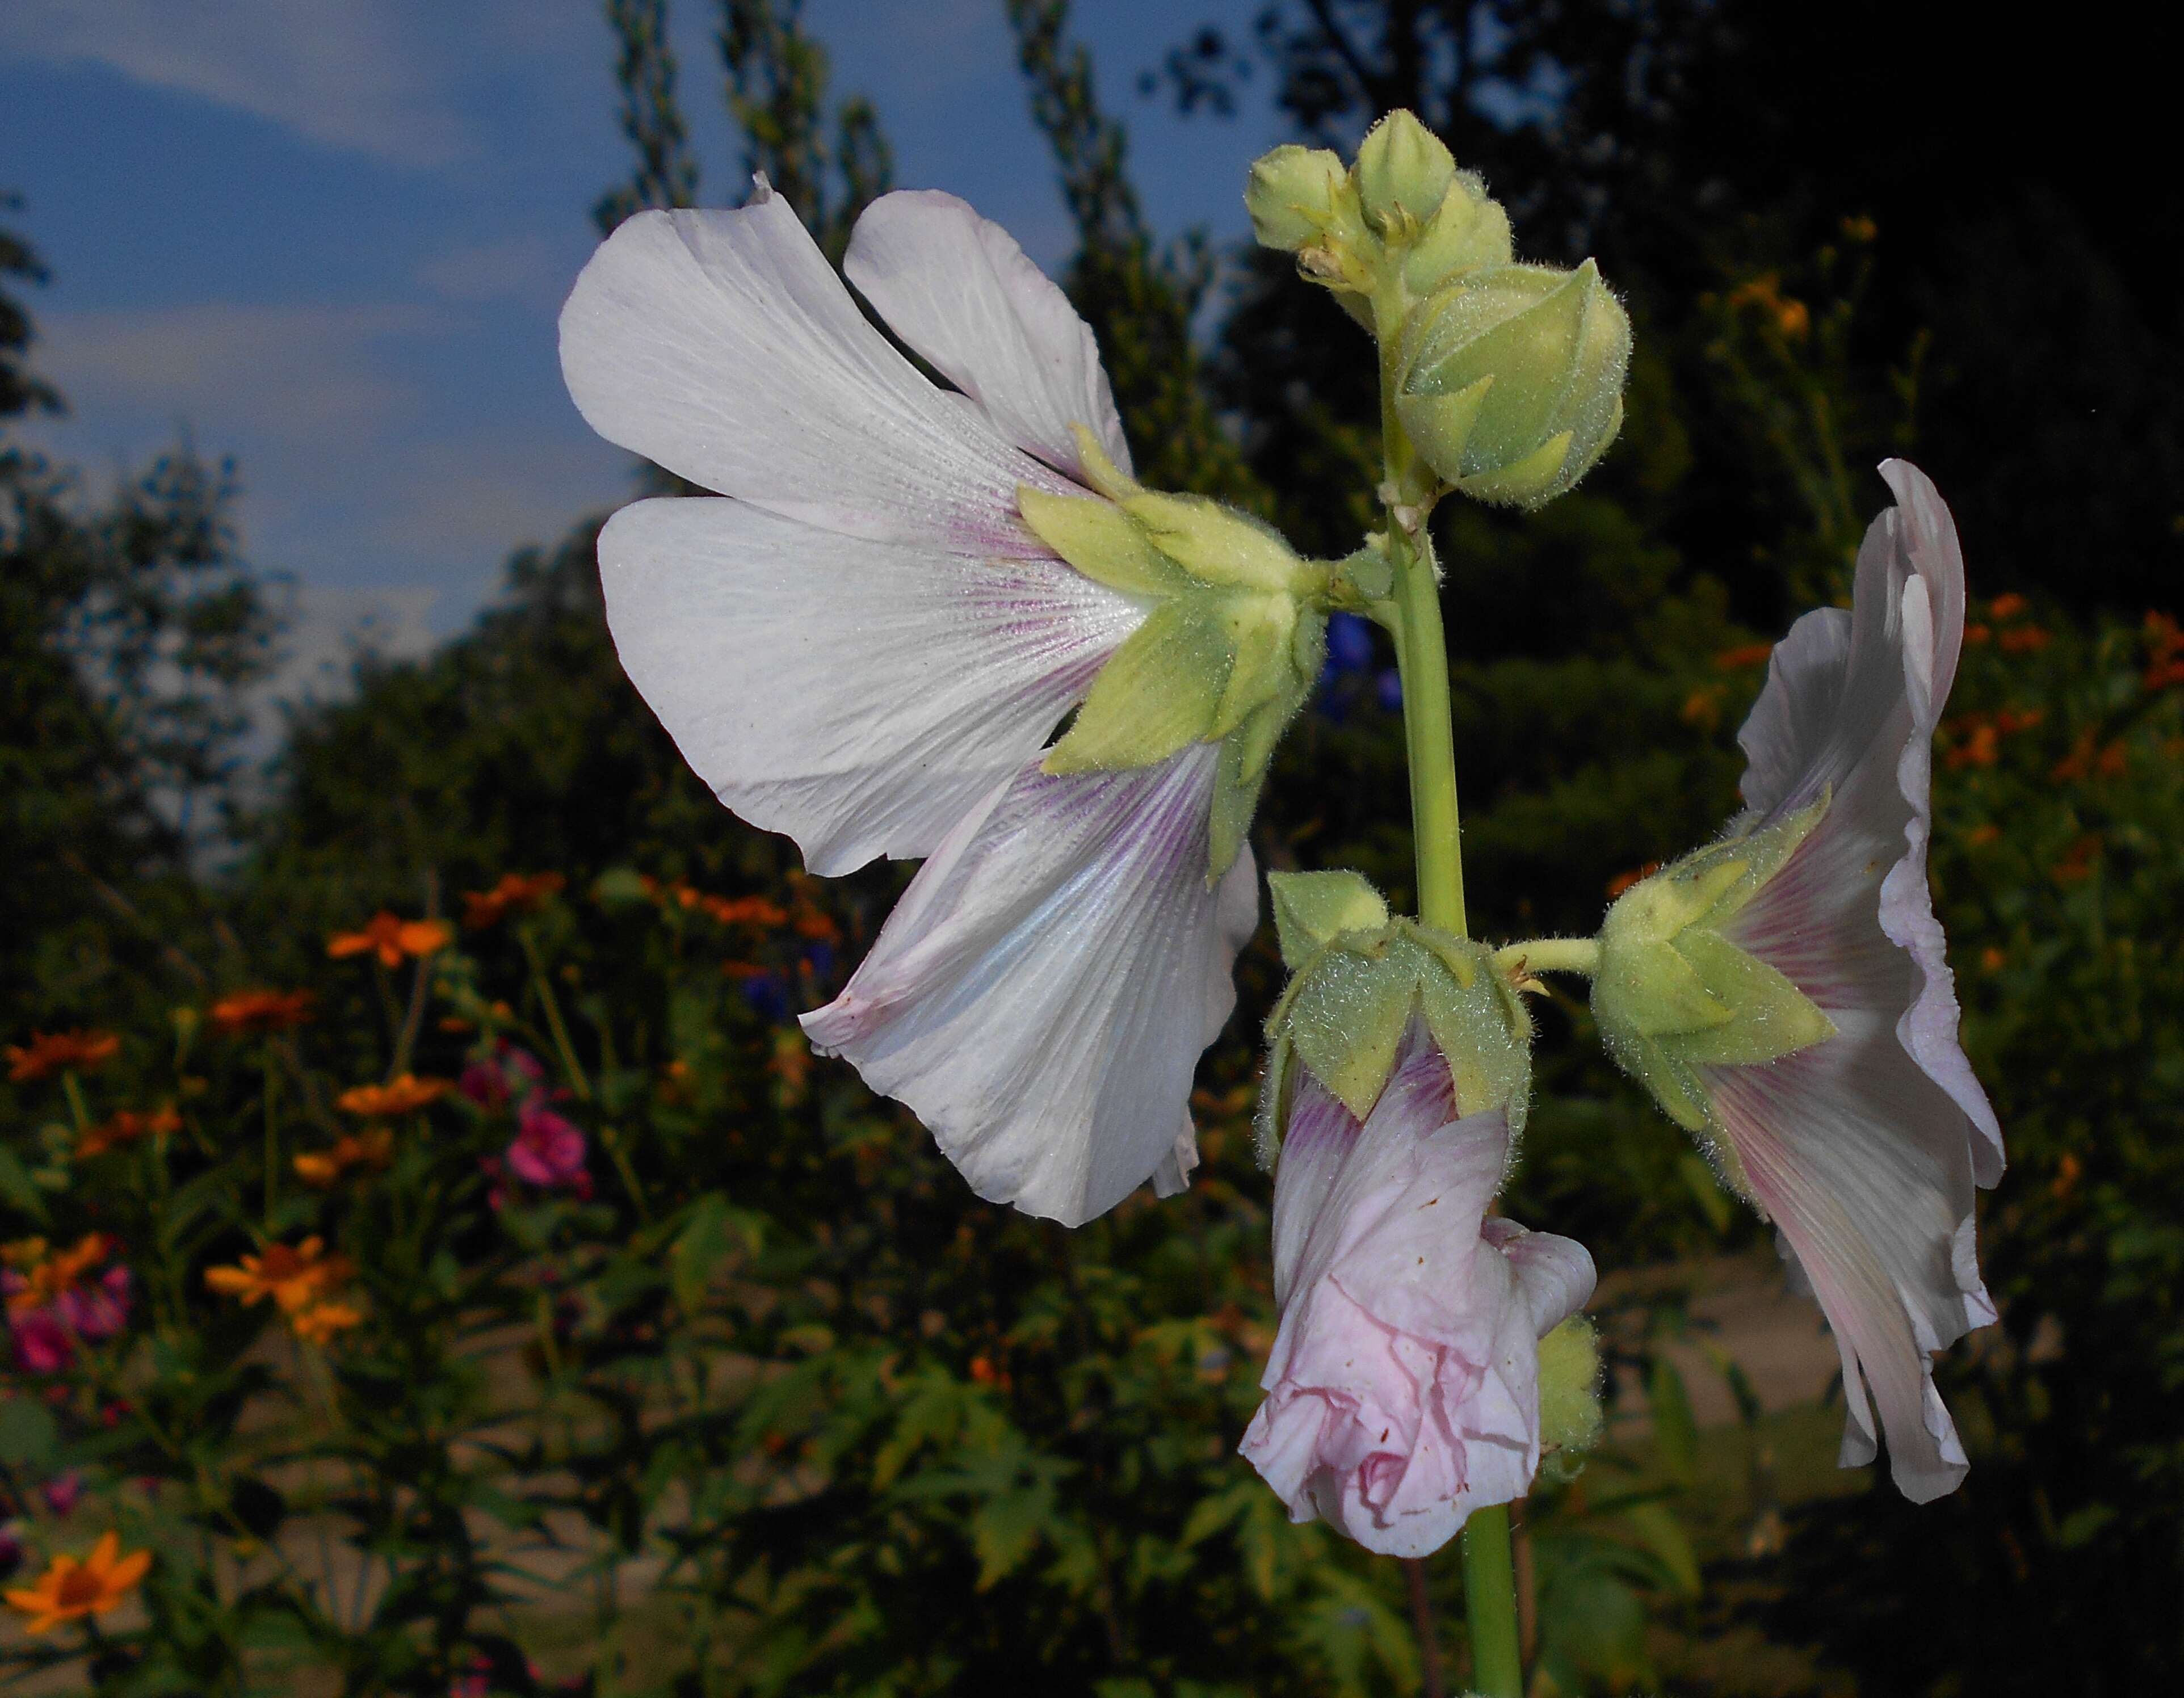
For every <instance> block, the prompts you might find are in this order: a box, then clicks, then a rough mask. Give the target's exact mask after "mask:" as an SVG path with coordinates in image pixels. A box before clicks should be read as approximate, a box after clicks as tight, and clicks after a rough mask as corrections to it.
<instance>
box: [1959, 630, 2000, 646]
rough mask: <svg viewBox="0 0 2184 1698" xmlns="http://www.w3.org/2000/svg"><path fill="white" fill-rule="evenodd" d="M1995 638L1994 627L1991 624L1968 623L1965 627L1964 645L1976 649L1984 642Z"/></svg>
mask: <svg viewBox="0 0 2184 1698" xmlns="http://www.w3.org/2000/svg"><path fill="white" fill-rule="evenodd" d="M1993 640H1994V627H1993V626H1990V625H1967V626H1965V627H1964V647H1965V648H1967V649H1976V648H1978V647H1979V646H1980V644H1981V643H1990V642H1992V641H1993Z"/></svg>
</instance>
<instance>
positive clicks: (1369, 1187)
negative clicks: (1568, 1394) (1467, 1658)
mask: <svg viewBox="0 0 2184 1698" xmlns="http://www.w3.org/2000/svg"><path fill="white" fill-rule="evenodd" d="M1295 1077H1296V1082H1297V1083H1296V1086H1295V1101H1294V1104H1293V1105H1292V1107H1291V1110H1290V1118H1289V1129H1288V1136H1287V1138H1285V1140H1284V1144H1283V1146H1282V1153H1281V1165H1280V1167H1279V1173H1278V1177H1277V1179H1276V1183H1275V1187H1274V1296H1275V1301H1276V1302H1277V1304H1278V1305H1279V1307H1280V1310H1281V1328H1280V1331H1279V1333H1278V1334H1277V1335H1276V1337H1275V1339H1274V1348H1273V1356H1272V1357H1271V1358H1270V1360H1269V1361H1268V1364H1267V1371H1266V1373H1265V1375H1264V1377H1263V1378H1262V1380H1261V1381H1260V1383H1261V1384H1262V1386H1263V1387H1264V1388H1265V1389H1266V1392H1267V1399H1266V1401H1265V1402H1264V1403H1262V1405H1261V1406H1260V1407H1259V1411H1258V1413H1257V1414H1256V1416H1255V1417H1253V1418H1252V1422H1251V1429H1250V1431H1249V1432H1248V1433H1246V1434H1245V1438H1244V1443H1243V1445H1242V1450H1243V1454H1244V1456H1245V1457H1246V1458H1248V1459H1249V1460H1250V1461H1251V1465H1252V1466H1253V1467H1256V1469H1258V1471H1259V1473H1261V1474H1262V1476H1264V1477H1265V1478H1266V1481H1267V1483H1268V1484H1269V1485H1271V1486H1272V1487H1273V1489H1274V1490H1275V1491H1276V1492H1277V1493H1278V1494H1279V1495H1280V1496H1281V1498H1282V1499H1283V1500H1284V1502H1285V1503H1287V1504H1288V1505H1289V1507H1290V1518H1291V1519H1292V1520H1295V1521H1300V1522H1303V1521H1310V1520H1311V1519H1312V1518H1313V1517H1314V1516H1315V1515H1317V1516H1318V1517H1323V1518H1324V1519H1325V1520H1326V1521H1328V1522H1329V1523H1330V1524H1332V1525H1333V1526H1334V1527H1335V1528H1337V1529H1338V1530H1340V1532H1342V1533H1344V1534H1347V1535H1348V1536H1349V1537H1350V1538H1351V1539H1356V1540H1357V1542H1358V1543H1359V1544H1360V1545H1363V1546H1365V1547H1366V1548H1367V1549H1368V1550H1376V1551H1379V1552H1382V1553H1384V1554H1386V1555H1390V1556H1424V1555H1426V1554H1427V1553H1428V1552H1429V1551H1432V1550H1438V1549H1439V1548H1440V1546H1441V1545H1445V1544H1446V1543H1447V1542H1448V1540H1449V1539H1451V1537H1453V1536H1454V1534H1456V1533H1457V1530H1458V1529H1459V1528H1461V1527H1462V1526H1463V1523H1464V1520H1465V1518H1466V1517H1468V1515H1469V1514H1470V1513H1471V1511H1473V1510H1474V1509H1477V1508H1479V1507H1481V1506H1485V1505H1489V1504H1498V1503H1507V1502H1509V1501H1511V1500H1513V1499H1516V1498H1518V1497H1521V1496H1523V1495H1524V1493H1525V1492H1526V1491H1527V1490H1528V1489H1529V1487H1530V1484H1531V1480H1532V1476H1533V1473H1534V1472H1535V1470H1536V1469H1537V1467H1538V1466H1539V1461H1540V1393H1539V1341H1540V1340H1541V1339H1542V1338H1544V1337H1545V1336H1546V1334H1547V1333H1550V1332H1552V1330H1553V1329H1554V1328H1556V1327H1557V1326H1558V1325H1559V1324H1560V1323H1561V1322H1563V1320H1564V1319H1565V1318H1566V1317H1568V1316H1569V1315H1571V1314H1572V1313H1574V1311H1576V1310H1577V1309H1578V1308H1579V1307H1580V1306H1581V1305H1582V1304H1583V1303H1584V1302H1585V1300H1586V1299H1587V1298H1588V1297H1589V1296H1591V1293H1592V1286H1593V1267H1592V1258H1591V1256H1590V1255H1587V1254H1586V1253H1585V1249H1584V1247H1583V1246H1582V1245H1580V1244H1575V1243H1574V1242H1572V1241H1571V1240H1570V1239H1564V1238H1557V1237H1555V1236H1554V1235H1552V1233H1529V1232H1527V1231H1525V1230H1524V1228H1522V1227H1520V1226H1518V1225H1517V1224H1516V1223H1515V1222H1512V1221H1506V1220H1498V1219H1490V1218H1489V1217H1488V1216H1487V1215H1486V1208H1487V1205H1488V1204H1489V1203H1490V1201H1491V1200H1492V1199H1493V1196H1494V1194H1495V1192H1496V1190H1497V1189H1500V1186H1501V1183H1502V1174H1503V1172H1504V1169H1505V1166H1506V1165H1507V1158H1508V1146H1509V1127H1508V1119H1507V1114H1506V1112H1505V1111H1503V1110H1502V1109H1498V1108H1497V1109H1491V1110H1488V1111H1484V1112H1481V1113H1478V1114H1473V1115H1469V1116H1464V1117H1463V1118H1461V1119H1459V1118H1457V1113H1456V1105H1455V1100H1454V1093H1453V1090H1452V1088H1451V1078H1450V1071H1449V1066H1448V1063H1447V1061H1446V1060H1445V1059H1444V1058H1443V1056H1442V1055H1441V1052H1440V1049H1438V1048H1437V1047H1436V1046H1435V1044H1434V1042H1433V1041H1432V1039H1431V1038H1429V1036H1428V1034H1427V1033H1426V1030H1425V1027H1424V1024H1423V1023H1422V1022H1418V1020H1416V1019H1413V1020H1412V1023H1411V1025H1410V1027H1409V1029H1408V1031H1407V1033H1405V1035H1404V1038H1403V1044H1402V1049H1401V1052H1400V1053H1399V1055H1398V1057H1397V1060H1396V1069H1395V1072H1394V1073H1393V1074H1392V1075H1391V1077H1390V1078H1389V1080H1388V1083H1387V1084H1386V1085H1385V1088H1383V1089H1382V1091H1381V1093H1380V1096H1379V1100H1378V1101H1377V1102H1376V1103H1375V1104H1374V1105H1373V1109H1372V1111H1371V1112H1370V1113H1369V1114H1368V1116H1366V1118H1365V1120H1364V1122H1363V1123H1362V1125H1361V1124H1360V1123H1359V1122H1358V1121H1357V1118H1356V1117H1355V1116H1353V1115H1351V1112H1350V1111H1349V1110H1347V1109H1346V1108H1345V1107H1344V1106H1343V1105H1342V1104H1341V1103H1340V1101H1339V1100H1337V1099H1336V1098H1335V1097H1334V1094H1332V1093H1331V1092H1329V1090H1328V1089H1327V1088H1325V1087H1324V1086H1323V1085H1322V1084H1321V1083H1320V1082H1319V1080H1318V1077H1316V1076H1315V1075H1313V1074H1312V1073H1311V1072H1309V1071H1307V1070H1303V1069H1300V1070H1298V1072H1297V1073H1296V1075H1295Z"/></svg>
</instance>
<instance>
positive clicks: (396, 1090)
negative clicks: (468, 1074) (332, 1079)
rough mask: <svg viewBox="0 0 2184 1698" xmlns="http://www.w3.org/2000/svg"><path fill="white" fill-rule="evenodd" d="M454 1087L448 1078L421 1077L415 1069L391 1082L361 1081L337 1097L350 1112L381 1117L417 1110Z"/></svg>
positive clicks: (338, 1102) (340, 1103)
mask: <svg viewBox="0 0 2184 1698" xmlns="http://www.w3.org/2000/svg"><path fill="white" fill-rule="evenodd" d="M453 1089H454V1084H453V1083H450V1082H449V1081H448V1080H446V1079H421V1078H419V1077H417V1076H416V1075H415V1073H404V1074H403V1075H402V1076H401V1077H398V1078H397V1079H396V1080H394V1082H393V1083H391V1084H385V1085H359V1086H358V1087H357V1088H355V1089H354V1090H349V1091H343V1093H342V1094H341V1095H339V1096H338V1097H337V1098H335V1099H334V1100H335V1102H336V1103H337V1104H338V1105H340V1106H341V1107H342V1108H343V1109H344V1110H346V1111H348V1113H350V1114H360V1115H365V1116H369V1117H370V1118H372V1119H374V1120H378V1119H382V1118H384V1117H385V1116H388V1115H398V1114H410V1113H413V1112H415V1111H416V1110H418V1109H421V1108H422V1107H424V1106H425V1105H426V1104H427V1103H429V1102H434V1101H437V1100H438V1099H440V1098H441V1097H443V1096H445V1095H447V1094H448V1092H449V1091H451V1090H453Z"/></svg>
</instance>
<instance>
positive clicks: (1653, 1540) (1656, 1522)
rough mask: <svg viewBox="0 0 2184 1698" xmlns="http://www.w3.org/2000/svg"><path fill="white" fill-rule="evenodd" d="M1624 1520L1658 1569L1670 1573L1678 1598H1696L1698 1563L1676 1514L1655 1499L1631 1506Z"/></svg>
mask: <svg viewBox="0 0 2184 1698" xmlns="http://www.w3.org/2000/svg"><path fill="white" fill-rule="evenodd" d="M1623 1518H1624V1521H1626V1522H1628V1523H1630V1530H1631V1531H1632V1532H1633V1533H1635V1534H1637V1535H1638V1542H1639V1543H1640V1544H1641V1545H1644V1546H1645V1547H1646V1550H1649V1551H1651V1552H1652V1554H1653V1555H1654V1556H1656V1557H1658V1558H1659V1559H1660V1563H1661V1566H1662V1567H1663V1568H1665V1569H1667V1570H1668V1571H1669V1576H1670V1578H1672V1579H1673V1580H1674V1583H1675V1590H1676V1593H1677V1595H1679V1596H1681V1597H1685V1598H1696V1597H1697V1596H1698V1595H1699V1592H1700V1589H1701V1584H1702V1583H1701V1581H1700V1578H1699V1559H1698V1556H1697V1553H1696V1552H1694V1551H1693V1550H1692V1549H1691V1535H1690V1534H1687V1533H1685V1531H1684V1524H1683V1523H1681V1522H1680V1521H1678V1520H1677V1519H1676V1512H1675V1511H1674V1510H1672V1509H1670V1508H1669V1506H1668V1505H1667V1504H1666V1503H1664V1502H1663V1501H1662V1500H1660V1499H1658V1498H1655V1499H1653V1500H1652V1501H1651V1502H1649V1503H1641V1504H1635V1505H1633V1506H1631V1507H1630V1509H1628V1510H1626V1511H1624V1517H1623Z"/></svg>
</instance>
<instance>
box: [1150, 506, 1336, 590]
mask: <svg viewBox="0 0 2184 1698" xmlns="http://www.w3.org/2000/svg"><path fill="white" fill-rule="evenodd" d="M1123 510H1124V511H1125V512H1127V513H1128V515H1130V517H1131V518H1133V519H1134V520H1136V521H1138V523H1139V524H1140V525H1142V526H1145V532H1146V534H1147V535H1148V536H1149V537H1151V541H1152V544H1153V546H1154V547H1155V548H1158V549H1159V550H1160V551H1161V552H1162V554H1166V555H1167V557H1168V559H1170V560H1173V561H1174V562H1175V563H1176V564H1177V565H1179V566H1181V567H1182V568H1183V569H1184V571H1186V572H1188V573H1190V576H1193V577H1194V578H1196V579H1197V580H1198V581H1199V582H1201V583H1205V584H1212V585H1214V586H1216V587H1218V588H1222V589H1250V590H1277V591H1281V592H1284V593H1293V592H1295V590H1296V589H1297V588H1298V587H1300V585H1301V580H1302V579H1303V578H1304V576H1306V574H1305V572H1304V571H1303V565H1304V563H1303V562H1302V561H1301V560H1299V559H1298V558H1297V555H1296V551H1295V549H1293V548H1290V545H1289V544H1288V543H1286V542H1284V540H1283V539H1282V535H1281V533H1280V532H1279V531H1276V530H1275V529H1274V528H1273V526H1269V525H1266V524H1262V522H1261V521H1258V520H1256V519H1254V518H1252V517H1251V515H1249V514H1245V513H1240V512H1238V511H1237V510H1236V509H1234V508H1233V507H1224V506H1223V505H1222V504H1220V503H1219V502H1217V501H1214V500H1212V499H1210V498H1207V497H1206V496H1203V495H1162V494H1156V493H1153V492H1151V491H1145V492H1142V493H1139V494H1136V495H1134V496H1131V497H1130V498H1128V499H1127V500H1126V501H1124V502H1123Z"/></svg>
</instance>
